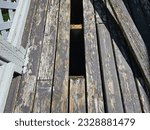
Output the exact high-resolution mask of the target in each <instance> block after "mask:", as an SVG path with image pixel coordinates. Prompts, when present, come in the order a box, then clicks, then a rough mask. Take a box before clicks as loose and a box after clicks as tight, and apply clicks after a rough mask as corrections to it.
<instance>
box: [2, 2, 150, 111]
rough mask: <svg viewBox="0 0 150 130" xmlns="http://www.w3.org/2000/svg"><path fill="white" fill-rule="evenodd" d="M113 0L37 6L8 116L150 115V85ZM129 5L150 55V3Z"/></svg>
mask: <svg viewBox="0 0 150 130" xmlns="http://www.w3.org/2000/svg"><path fill="white" fill-rule="evenodd" d="M71 1H72V4H71ZM108 1H109V0H106V1H105V0H83V3H82V2H81V3H80V0H79V1H77V0H38V1H36V0H33V1H32V3H31V7H30V11H29V14H28V20H27V23H26V29H25V31H24V37H23V40H22V44H23V45H24V46H26V48H27V55H26V64H25V66H24V72H23V75H19V76H14V80H13V82H12V85H11V88H10V91H9V96H8V99H7V103H6V107H5V112H23V113H27V112H47V113H49V112H82V113H84V112H89V113H95V112H109V113H111V112H117V113H118V112H127V113H129V112H135V113H141V112H150V93H149V91H148V87H150V86H149V85H148V84H147V83H146V81H145V78H144V76H143V74H142V72H141V70H140V68H139V66H138V65H137V62H136V61H135V59H134V56H133V54H132V53H131V50H130V49H129V48H128V46H127V42H129V41H127V40H126V37H125V36H124V33H123V32H122V30H121V29H120V26H119V24H118V20H117V19H116V17H115V15H114V13H113V10H112V8H111V6H110V4H109V2H108ZM124 3H125V5H126V8H127V9H128V11H129V13H130V14H131V16H132V19H133V21H134V23H135V25H136V27H137V28H138V30H139V32H140V34H141V36H142V38H143V40H144V42H145V44H146V46H147V49H148V52H150V49H149V48H150V45H149V42H150V15H149V13H148V9H147V8H146V7H150V2H149V1H148V0H124ZM146 3H147V4H146ZM33 5H36V6H33ZM82 6H83V7H82ZM82 8H83V9H82ZM82 13H83V14H82ZM78 38H79V39H78Z"/></svg>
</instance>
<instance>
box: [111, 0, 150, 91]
mask: <svg viewBox="0 0 150 130" xmlns="http://www.w3.org/2000/svg"><path fill="white" fill-rule="evenodd" d="M109 2H110V5H111V6H112V8H113V11H114V13H115V16H116V17H117V19H118V22H119V25H120V27H121V29H122V32H123V34H124V36H125V38H126V41H127V42H126V43H127V46H128V47H129V48H130V50H131V52H132V55H133V57H134V59H135V61H136V63H137V64H138V66H139V68H140V71H141V73H142V75H143V76H144V78H145V81H146V83H147V85H148V86H150V59H149V56H148V48H147V46H146V45H145V43H144V41H143V39H142V37H141V35H140V33H139V32H138V30H137V28H136V26H135V24H134V22H133V20H132V18H131V17H130V15H129V13H128V11H127V9H126V7H125V5H124V3H123V2H122V0H121V1H120V0H109ZM149 88H150V87H149Z"/></svg>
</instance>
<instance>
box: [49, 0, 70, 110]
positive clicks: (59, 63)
mask: <svg viewBox="0 0 150 130" xmlns="http://www.w3.org/2000/svg"><path fill="white" fill-rule="evenodd" d="M69 42H70V0H63V1H60V13H59V28H58V38H57V51H56V62H55V73H54V83H53V97H52V110H51V112H68V85H69V83H68V82H69V46H70V45H69V44H70V43H69Z"/></svg>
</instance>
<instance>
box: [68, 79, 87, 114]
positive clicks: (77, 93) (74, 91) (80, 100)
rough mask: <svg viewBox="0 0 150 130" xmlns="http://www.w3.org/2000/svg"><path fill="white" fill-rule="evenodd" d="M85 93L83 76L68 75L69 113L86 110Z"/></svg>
mask: <svg viewBox="0 0 150 130" xmlns="http://www.w3.org/2000/svg"><path fill="white" fill-rule="evenodd" d="M85 98H86V95H85V79H84V77H70V103H69V104H70V107H69V108H70V110H69V112H71V113H85V112H86V100H85Z"/></svg>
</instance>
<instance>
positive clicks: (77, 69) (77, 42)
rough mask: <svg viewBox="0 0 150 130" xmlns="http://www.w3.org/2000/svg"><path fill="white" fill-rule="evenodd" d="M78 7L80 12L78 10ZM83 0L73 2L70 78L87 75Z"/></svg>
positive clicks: (72, 0)
mask: <svg viewBox="0 0 150 130" xmlns="http://www.w3.org/2000/svg"><path fill="white" fill-rule="evenodd" d="M77 7H78V10H76V8H77ZM82 25H83V3H82V0H71V28H70V71H69V72H70V73H69V74H70V76H84V75H85V49H84V31H83V27H82Z"/></svg>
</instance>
